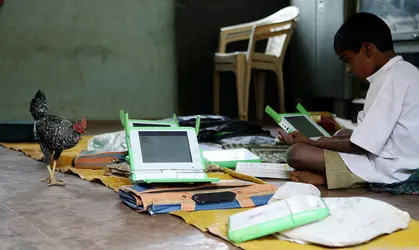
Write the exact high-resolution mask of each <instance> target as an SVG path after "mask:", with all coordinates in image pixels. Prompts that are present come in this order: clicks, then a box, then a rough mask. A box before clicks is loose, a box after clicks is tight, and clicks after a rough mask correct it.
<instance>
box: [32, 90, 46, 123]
mask: <svg viewBox="0 0 419 250" xmlns="http://www.w3.org/2000/svg"><path fill="white" fill-rule="evenodd" d="M29 111H30V112H31V114H32V117H33V119H35V120H39V119H41V118H42V117H44V116H46V115H47V114H48V103H47V98H46V96H45V94H44V92H43V91H42V90H40V89H39V90H38V91H37V92H36V94H35V96H34V97H33V98H32V100H31V104H30V106H29Z"/></svg>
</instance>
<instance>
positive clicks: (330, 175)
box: [323, 149, 368, 189]
mask: <svg viewBox="0 0 419 250" xmlns="http://www.w3.org/2000/svg"><path fill="white" fill-rule="evenodd" d="M323 154H324V165H325V168H326V181H327V188H328V189H341V188H361V187H366V186H367V184H368V183H367V182H366V181H365V180H363V179H362V178H361V177H359V176H357V175H355V174H353V173H352V172H351V171H350V170H349V168H348V167H347V166H346V164H345V162H344V161H343V160H342V158H341V157H340V155H339V153H338V152H336V151H331V150H327V149H323Z"/></svg>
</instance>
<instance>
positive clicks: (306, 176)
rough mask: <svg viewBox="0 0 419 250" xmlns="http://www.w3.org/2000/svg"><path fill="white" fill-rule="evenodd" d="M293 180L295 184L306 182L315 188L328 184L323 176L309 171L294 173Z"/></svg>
mask: <svg viewBox="0 0 419 250" xmlns="http://www.w3.org/2000/svg"><path fill="white" fill-rule="evenodd" d="M291 180H292V181H295V182H304V183H308V184H312V185H315V186H319V185H324V184H326V177H325V176H324V175H321V174H315V173H312V172H308V171H292V172H291Z"/></svg>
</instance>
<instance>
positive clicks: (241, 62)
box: [235, 56, 249, 121]
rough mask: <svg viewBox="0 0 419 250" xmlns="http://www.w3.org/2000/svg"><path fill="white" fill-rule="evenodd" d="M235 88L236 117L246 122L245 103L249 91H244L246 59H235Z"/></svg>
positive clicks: (245, 85) (246, 111)
mask: <svg viewBox="0 0 419 250" xmlns="http://www.w3.org/2000/svg"><path fill="white" fill-rule="evenodd" d="M235 73H236V86H237V108H238V116H239V119H240V120H242V121H247V119H248V117H247V116H248V110H247V107H248V106H247V105H246V101H247V100H248V99H249V98H248V97H246V93H247V95H248V93H249V90H247V91H246V87H247V84H246V78H247V77H246V58H245V57H244V56H243V57H237V60H236V70H235Z"/></svg>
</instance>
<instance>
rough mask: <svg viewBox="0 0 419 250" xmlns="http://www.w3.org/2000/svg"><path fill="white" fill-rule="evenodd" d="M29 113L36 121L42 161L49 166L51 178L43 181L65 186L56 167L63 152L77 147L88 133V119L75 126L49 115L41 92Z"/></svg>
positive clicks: (34, 129)
mask: <svg viewBox="0 0 419 250" xmlns="http://www.w3.org/2000/svg"><path fill="white" fill-rule="evenodd" d="M29 111H30V112H31V114H32V117H33V119H34V120H35V123H34V128H33V133H34V137H35V140H36V141H37V142H38V143H39V146H40V147H41V151H42V153H43V154H44V157H43V159H42V161H43V162H44V163H46V164H47V167H48V171H49V177H47V178H45V179H43V180H41V181H42V182H44V181H48V186H64V185H65V183H64V182H63V181H61V180H57V179H56V178H55V167H56V165H57V161H58V159H59V158H60V156H61V153H62V152H63V150H66V149H70V148H72V147H74V146H76V145H77V143H78V142H79V140H80V137H81V135H82V134H83V133H84V132H86V127H87V123H86V119H85V118H83V119H82V120H80V121H76V122H75V123H74V124H73V123H71V122H70V121H69V120H67V119H66V118H64V117H62V116H56V115H51V114H48V105H47V99H46V97H45V94H44V92H42V91H41V90H38V91H37V92H36V94H35V96H34V97H33V98H32V101H31V103H30V107H29ZM52 158H53V164H52V168H51V159H52Z"/></svg>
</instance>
